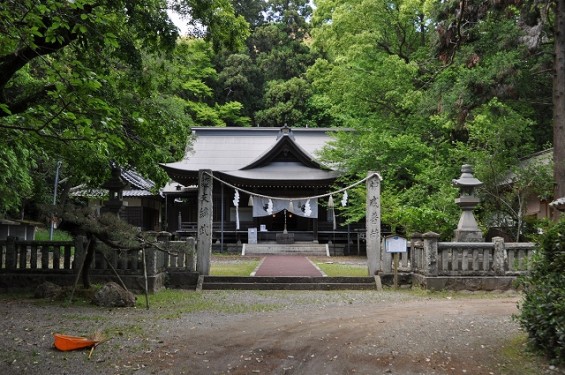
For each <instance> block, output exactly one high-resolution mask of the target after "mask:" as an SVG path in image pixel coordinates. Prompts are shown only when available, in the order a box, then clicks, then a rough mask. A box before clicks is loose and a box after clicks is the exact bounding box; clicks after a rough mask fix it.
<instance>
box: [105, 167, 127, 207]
mask: <svg viewBox="0 0 565 375" xmlns="http://www.w3.org/2000/svg"><path fill="white" fill-rule="evenodd" d="M127 185H128V184H127V182H125V181H124V180H123V179H122V169H121V168H120V167H118V166H116V165H112V176H111V177H110V179H109V180H108V181H106V182H105V183H104V184H103V185H102V187H103V188H104V189H108V195H109V199H108V201H106V202H105V203H104V206H103V207H102V208H101V209H100V210H101V212H102V213H106V212H110V213H113V214H116V215H118V214H119V212H120V209H121V208H122V205H123V200H124V197H123V191H124V188H125V187H126V186H127Z"/></svg>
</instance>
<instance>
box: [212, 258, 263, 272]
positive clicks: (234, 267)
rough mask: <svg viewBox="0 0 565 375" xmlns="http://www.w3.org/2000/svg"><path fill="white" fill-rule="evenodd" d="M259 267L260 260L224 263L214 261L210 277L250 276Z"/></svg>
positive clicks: (226, 261) (238, 260)
mask: <svg viewBox="0 0 565 375" xmlns="http://www.w3.org/2000/svg"><path fill="white" fill-rule="evenodd" d="M258 265H259V259H241V257H239V259H233V258H229V259H227V260H223V261H214V260H212V262H211V264H210V275H212V276H249V275H250V274H251V272H253V271H254V270H255V268H257V266H258Z"/></svg>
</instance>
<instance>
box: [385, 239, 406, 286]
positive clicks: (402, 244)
mask: <svg viewBox="0 0 565 375" xmlns="http://www.w3.org/2000/svg"><path fill="white" fill-rule="evenodd" d="M385 251H386V252H387V253H393V254H394V281H393V284H394V288H398V263H399V258H400V255H399V254H400V253H405V252H406V251H407V241H406V238H404V237H400V236H386V237H385Z"/></svg>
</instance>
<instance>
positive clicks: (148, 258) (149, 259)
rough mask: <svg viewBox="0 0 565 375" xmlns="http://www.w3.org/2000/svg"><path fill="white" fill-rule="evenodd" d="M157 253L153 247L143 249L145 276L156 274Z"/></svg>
mask: <svg viewBox="0 0 565 375" xmlns="http://www.w3.org/2000/svg"><path fill="white" fill-rule="evenodd" d="M157 253H158V250H156V249H155V248H153V247H150V248H147V249H145V262H146V265H147V276H155V275H157Z"/></svg>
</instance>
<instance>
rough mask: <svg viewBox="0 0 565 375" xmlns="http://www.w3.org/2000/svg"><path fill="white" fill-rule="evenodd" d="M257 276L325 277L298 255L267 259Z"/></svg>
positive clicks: (276, 256) (271, 256) (306, 259)
mask: <svg viewBox="0 0 565 375" xmlns="http://www.w3.org/2000/svg"><path fill="white" fill-rule="evenodd" d="M255 276H323V275H322V273H321V272H320V270H318V268H316V267H315V266H314V265H313V264H312V263H311V262H310V261H309V260H308V258H306V257H303V256H297V255H269V256H267V257H265V259H264V260H263V263H261V265H260V266H259V269H258V270H257V271H256V272H255Z"/></svg>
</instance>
